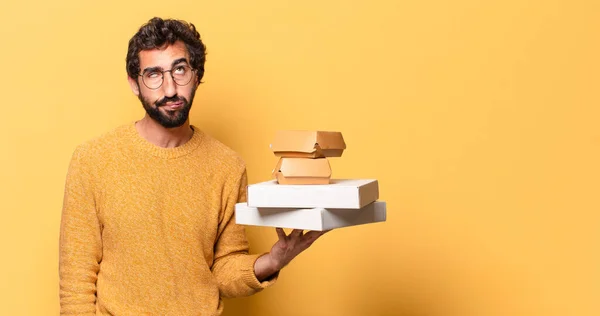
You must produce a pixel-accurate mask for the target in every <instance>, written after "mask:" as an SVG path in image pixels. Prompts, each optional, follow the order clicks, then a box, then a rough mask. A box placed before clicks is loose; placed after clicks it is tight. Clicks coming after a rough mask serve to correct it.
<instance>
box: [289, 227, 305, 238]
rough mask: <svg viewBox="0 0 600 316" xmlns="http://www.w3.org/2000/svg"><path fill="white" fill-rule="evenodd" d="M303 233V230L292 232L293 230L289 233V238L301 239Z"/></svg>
mask: <svg viewBox="0 0 600 316" xmlns="http://www.w3.org/2000/svg"><path fill="white" fill-rule="evenodd" d="M303 232H304V230H302V229H294V230H293V231H292V232H291V233H290V236H291V237H294V238H297V237H302V235H303V234H302V233H303Z"/></svg>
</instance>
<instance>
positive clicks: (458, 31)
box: [0, 0, 600, 316]
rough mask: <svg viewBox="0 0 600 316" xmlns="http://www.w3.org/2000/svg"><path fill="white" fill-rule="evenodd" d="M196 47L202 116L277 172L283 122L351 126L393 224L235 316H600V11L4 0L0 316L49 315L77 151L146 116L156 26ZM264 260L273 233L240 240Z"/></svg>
mask: <svg viewBox="0 0 600 316" xmlns="http://www.w3.org/2000/svg"><path fill="white" fill-rule="evenodd" d="M155 15H156V16H162V17H176V18H182V19H185V20H189V21H191V22H193V23H195V24H196V26H197V27H198V28H199V30H200V32H201V34H202V36H203V39H204V40H205V42H206V45H207V46H208V53H209V54H208V58H207V60H208V61H207V65H206V71H207V72H206V77H205V79H204V81H205V83H204V84H203V85H201V86H200V88H199V90H198V93H197V95H196V102H195V104H194V107H193V110H192V116H191V120H192V123H193V124H195V125H197V126H199V127H201V128H202V129H204V130H205V131H206V132H208V133H210V134H211V135H213V136H215V137H217V138H218V139H220V140H221V141H223V142H224V143H226V144H227V145H229V146H230V147H232V148H234V149H235V150H237V151H238V152H239V153H240V154H241V155H242V156H243V157H244V159H245V160H246V162H247V164H248V172H249V176H250V178H249V179H250V182H251V183H254V182H258V181H263V180H267V179H268V178H269V176H270V171H271V169H272V167H273V166H274V164H275V162H276V159H275V157H274V156H273V155H272V153H271V152H270V151H269V147H268V146H269V143H270V141H271V139H272V137H273V135H274V132H275V131H276V130H278V129H308V130H313V129H321V130H336V131H341V132H342V133H343V134H344V137H345V139H346V142H347V145H348V149H347V150H346V152H345V153H344V155H343V157H341V158H335V159H332V160H331V164H332V168H333V174H334V177H338V178H344V177H353V178H371V177H372V178H377V179H379V181H380V188H381V198H382V199H383V200H386V201H387V202H388V221H387V222H386V223H383V224H374V225H365V226H361V227H355V228H347V229H339V230H335V231H333V232H331V233H329V234H327V235H325V236H324V237H323V239H321V240H319V241H318V242H317V243H315V244H314V245H313V247H312V248H311V249H309V250H308V251H307V252H306V253H303V254H302V255H301V256H300V257H298V258H297V259H296V260H295V261H294V262H292V264H291V265H290V266H288V267H287V268H285V270H284V271H283V272H282V274H281V278H280V280H279V281H278V284H277V285H276V286H275V287H273V288H270V289H268V290H266V291H264V292H262V293H260V294H257V295H255V296H252V297H249V298H243V299H235V300H228V301H227V302H226V305H225V310H226V313H225V314H226V315H257V316H258V315H261V316H264V315H289V316H292V315H344V316H358V315H409V316H413V315H427V316H438V315H439V316H467V315H469V316H470V315H474V316H483V315H485V316H488V315H489V316H491V315H502V316H506V315H511V316H514V315H528V316H531V315H540V316H542V315H543V316H553V315H557V316H558V315H561V316H565V315H577V316H583V315H590V316H592V315H594V316H595V315H600V300H599V298H600V269H599V267H600V250H599V249H600V247H599V242H600V232H599V229H598V223H600V212H599V210H600V199H599V198H598V196H599V194H598V193H599V192H600V190H599V189H600V183H599V175H600V167H599V164H598V161H600V159H599V158H600V131H599V128H598V124H597V122H598V119H599V118H600V107H599V106H598V104H599V101H600V97H599V94H598V91H599V87H600V62H599V60H600V35H599V33H600V32H599V30H600V2H598V1H592V0H590V1H584V0H571V1H567V0H556V1H541V0H531V1H516V0H509V1H472V0H458V1H441V0H426V1H392V0H388V1H339V0H338V1H336V0H333V1H314V0H309V1H301V2H298V1H295V2H292V1H275V0H265V1H177V2H165V1H155V0H149V1H102V2H97V1H54V2H45V1H19V2H17V1H3V2H2V4H0V38H1V39H2V44H1V50H0V57H1V58H0V69H1V70H2V75H1V76H0V87H1V89H2V93H1V96H2V102H1V103H0V104H1V105H2V110H1V112H0V113H2V117H1V119H2V124H0V135H2V136H1V137H2V139H1V140H2V155H0V174H1V179H2V181H0V194H1V196H0V201H2V207H1V209H2V213H1V214H2V220H0V222H1V223H2V224H1V227H0V240H1V241H2V242H1V247H2V248H1V251H2V260H0V280H1V281H0V301H1V306H2V312H1V314H5V315H53V314H54V315H55V314H58V233H59V222H60V212H61V204H62V194H63V185H64V178H65V173H66V168H67V164H68V161H69V158H70V155H71V153H72V151H73V149H74V148H75V146H76V145H77V144H79V143H81V142H83V141H86V140H88V139H90V138H92V137H95V136H97V135H99V134H101V133H103V132H106V131H108V130H110V129H112V128H114V127H116V126H118V125H121V124H125V123H128V122H131V121H133V120H136V119H139V118H141V117H142V115H143V110H142V107H141V105H140V104H139V101H138V100H137V99H136V98H135V96H134V95H133V94H132V93H131V91H130V90H129V86H128V84H127V80H126V72H125V54H126V50H127V41H128V40H129V38H130V37H131V36H132V35H133V34H134V33H135V31H136V30H137V28H138V27H139V26H140V25H141V24H142V23H144V22H145V21H147V20H148V19H149V18H151V17H152V16H155ZM248 233H249V238H250V240H251V244H252V250H253V251H254V252H260V251H265V250H268V249H269V248H270V246H271V245H272V244H273V242H274V241H275V238H276V234H275V231H274V230H273V229H269V228H250V229H248Z"/></svg>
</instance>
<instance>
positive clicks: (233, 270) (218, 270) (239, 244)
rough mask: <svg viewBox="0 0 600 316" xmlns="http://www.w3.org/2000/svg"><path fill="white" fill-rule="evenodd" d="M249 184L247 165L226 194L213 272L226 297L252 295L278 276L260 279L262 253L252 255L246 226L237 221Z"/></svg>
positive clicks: (221, 292)
mask: <svg viewBox="0 0 600 316" xmlns="http://www.w3.org/2000/svg"><path fill="white" fill-rule="evenodd" d="M247 184H248V180H247V175H246V170H245V167H244V168H243V170H241V171H239V173H238V179H237V181H236V183H235V184H234V185H233V189H232V190H231V192H230V193H229V194H228V196H227V197H226V203H225V205H224V206H223V212H224V214H223V216H222V218H221V220H220V223H219V228H218V232H217V233H218V236H217V241H216V243H215V248H214V258H215V259H214V262H213V266H212V272H213V274H214V276H215V278H216V280H217V282H218V284H219V292H220V294H221V296H222V297H225V298H231V297H240V296H249V295H252V294H254V293H256V292H259V291H261V290H262V289H264V288H266V287H268V286H270V285H272V284H273V283H274V282H275V280H276V279H277V275H274V276H273V277H272V278H270V279H269V280H258V279H257V278H256V275H255V273H254V265H255V263H256V261H257V259H258V258H259V257H260V255H258V254H252V255H251V254H248V250H249V244H248V240H247V238H246V232H245V229H244V226H241V225H238V224H236V223H235V204H236V203H238V202H245V201H246V192H247V191H246V186H247Z"/></svg>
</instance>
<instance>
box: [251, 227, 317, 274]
mask: <svg viewBox="0 0 600 316" xmlns="http://www.w3.org/2000/svg"><path fill="white" fill-rule="evenodd" d="M276 231H277V235H278V236H279V240H278V241H277V242H276V243H275V245H273V247H272V248H271V252H269V253H268V254H266V255H264V256H261V257H260V258H258V260H256V263H255V264H254V273H255V274H256V278H257V279H258V280H259V281H263V280H265V279H267V278H268V277H270V276H272V275H273V274H275V273H277V272H278V271H279V270H281V269H282V268H283V267H285V266H286V265H287V264H288V263H290V261H292V259H294V258H295V257H296V256H297V255H299V254H300V253H301V252H302V251H304V250H306V249H307V248H308V247H310V245H312V243H313V242H315V240H317V239H318V238H319V237H321V236H322V235H323V234H325V233H326V232H328V230H326V231H309V232H307V233H306V234H305V233H304V231H303V230H302V229H294V230H293V231H292V232H291V233H290V234H289V235H286V234H285V232H284V231H283V229H281V228H276Z"/></svg>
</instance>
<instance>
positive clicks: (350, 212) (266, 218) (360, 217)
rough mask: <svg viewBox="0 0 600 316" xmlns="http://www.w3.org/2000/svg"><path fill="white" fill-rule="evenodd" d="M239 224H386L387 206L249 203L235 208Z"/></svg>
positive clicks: (317, 226)
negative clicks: (293, 206) (282, 206)
mask: <svg viewBox="0 0 600 316" xmlns="http://www.w3.org/2000/svg"><path fill="white" fill-rule="evenodd" d="M235 218H236V223H237V224H240V225H252V226H270V227H281V228H290V229H304V230H318V231H323V230H329V229H334V228H341V227H348V226H356V225H363V224H371V223H377V222H385V220H386V203H385V202H384V201H376V202H373V203H370V204H368V205H366V206H364V207H363V208H360V209H327V208H322V207H318V208H263V207H259V208H257V207H250V206H248V205H247V204H246V203H237V204H236V205H235Z"/></svg>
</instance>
